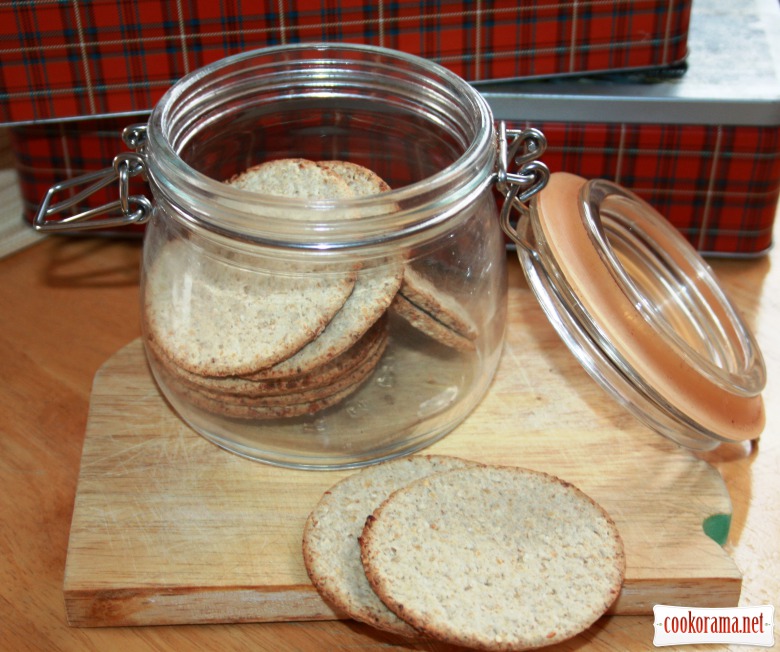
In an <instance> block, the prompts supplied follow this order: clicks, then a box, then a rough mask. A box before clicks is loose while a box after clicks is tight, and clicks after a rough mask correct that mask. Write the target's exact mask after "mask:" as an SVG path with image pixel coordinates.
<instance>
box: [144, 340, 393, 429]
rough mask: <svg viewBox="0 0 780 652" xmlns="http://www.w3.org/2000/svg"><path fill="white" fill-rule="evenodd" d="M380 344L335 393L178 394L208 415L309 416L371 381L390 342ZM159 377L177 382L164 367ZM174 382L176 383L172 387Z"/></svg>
mask: <svg viewBox="0 0 780 652" xmlns="http://www.w3.org/2000/svg"><path fill="white" fill-rule="evenodd" d="M381 342H382V344H380V346H379V348H378V349H377V351H375V352H374V353H373V354H372V359H370V360H367V361H365V362H364V363H363V364H361V365H360V366H359V368H358V369H356V370H354V372H353V373H351V374H350V375H349V377H348V378H345V379H344V381H345V382H342V383H339V387H338V389H336V390H331V391H324V392H300V393H294V394H289V395H287V396H286V397H278V396H277V397H269V398H267V399H266V397H258V398H256V399H254V400H253V399H242V398H241V397H234V396H231V395H229V394H222V395H220V394H215V393H213V392H208V391H206V390H202V389H198V388H195V387H190V386H185V385H182V384H181V383H179V384H178V385H175V387H176V394H178V396H179V397H180V398H183V399H184V400H186V401H187V402H188V403H189V404H191V405H194V406H195V407H198V408H200V409H201V410H204V411H205V412H210V413H212V414H215V415H217V416H222V417H228V418H233V419H246V420H266V419H286V418H292V417H301V416H310V415H313V414H316V413H317V412H321V411H322V410H325V409H326V408H329V407H333V406H334V405H337V404H338V403H340V402H341V401H343V400H344V399H346V398H347V397H349V396H351V395H352V394H354V393H355V392H356V391H357V390H358V389H360V387H361V386H362V385H363V383H365V382H366V381H367V380H368V378H370V377H371V374H372V373H373V371H374V370H375V369H376V366H377V364H378V362H379V360H380V359H381V357H382V354H383V353H384V346H385V345H386V343H387V338H384V339H383V340H382V341H381ZM157 373H160V374H162V375H163V377H164V378H165V379H167V380H168V381H169V384H171V385H172V386H173V383H175V382H176V381H175V378H172V376H171V374H170V372H169V371H168V370H167V369H166V368H165V367H162V366H158V367H157ZM171 381H173V382H172V383H171ZM278 399H281V400H278Z"/></svg>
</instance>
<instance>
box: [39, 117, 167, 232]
mask: <svg viewBox="0 0 780 652" xmlns="http://www.w3.org/2000/svg"><path fill="white" fill-rule="evenodd" d="M122 140H123V141H124V142H125V144H126V145H127V146H128V147H130V148H132V149H133V150H135V151H132V152H124V153H122V154H119V155H117V156H116V157H115V158H114V161H113V164H112V165H111V167H108V168H105V169H103V170H97V171H95V172H88V173H86V174H83V175H80V176H78V177H73V178H72V179H68V180H67V181H62V182H60V183H56V184H54V185H53V186H52V187H51V188H49V190H48V191H47V193H46V196H45V197H44V199H43V201H42V202H41V205H40V207H39V208H38V213H37V215H36V216H35V220H34V222H33V226H34V227H35V229H36V230H37V231H43V232H53V231H80V230H85V229H98V228H100V229H104V228H113V227H117V226H126V225H128V224H143V223H144V222H146V221H148V220H149V218H150V217H151V214H152V203H151V201H149V199H148V198H146V197H145V196H144V195H131V194H130V179H131V178H133V177H135V176H138V175H139V174H142V173H143V171H144V157H143V149H144V144H145V141H146V125H145V124H140V125H131V126H129V127H127V128H126V129H125V130H124V131H123V133H122ZM114 181H118V182H119V199H117V200H115V201H112V202H109V203H107V204H103V205H102V206H96V207H95V208H90V209H87V210H84V211H82V212H80V213H77V214H75V215H70V216H68V217H64V218H61V219H50V218H51V217H52V216H53V215H58V214H60V213H64V212H65V211H67V210H69V209H71V208H73V207H74V206H78V205H80V204H82V203H83V202H84V201H85V200H86V199H87V198H88V197H89V196H90V195H92V194H94V193H96V192H97V191H99V190H100V189H102V188H105V187H106V186H108V185H109V184H111V183H113V182H114ZM79 188H81V190H78V189H79ZM68 191H72V194H71V195H70V196H69V197H68V198H67V199H63V200H61V201H59V202H56V203H55V202H54V199H55V197H56V196H57V195H59V194H60V193H63V192H68Z"/></svg>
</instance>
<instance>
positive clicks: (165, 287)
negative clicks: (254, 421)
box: [144, 240, 355, 376]
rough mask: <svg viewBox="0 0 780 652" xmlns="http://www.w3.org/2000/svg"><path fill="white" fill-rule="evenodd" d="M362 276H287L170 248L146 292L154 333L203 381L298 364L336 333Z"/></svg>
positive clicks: (176, 245)
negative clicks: (322, 337) (291, 361)
mask: <svg viewBox="0 0 780 652" xmlns="http://www.w3.org/2000/svg"><path fill="white" fill-rule="evenodd" d="M354 285H355V274H354V273H346V272H345V273H340V274H339V273H335V272H331V273H328V274H325V275H321V274H316V273H313V272H312V273H300V274H295V275H293V274H283V273H280V272H277V273H268V272H262V271H258V270H249V269H246V268H244V267H240V266H238V265H235V264H232V263H231V261H229V260H226V259H216V258H213V257H211V256H207V255H202V256H198V257H197V260H196V261H193V252H192V249H191V247H190V246H189V245H187V243H185V242H183V241H181V240H174V241H171V242H168V243H166V244H165V245H163V247H162V248H161V250H160V251H159V253H158V255H157V258H156V259H155V260H154V262H153V264H152V265H151V266H150V269H149V271H148V274H147V277H146V284H145V298H144V300H145V304H146V305H145V311H144V312H145V316H146V322H147V326H148V328H149V333H150V336H151V337H152V338H154V340H155V341H156V342H157V344H158V345H159V346H160V348H161V349H162V350H163V351H164V352H165V354H166V356H167V357H169V358H170V359H171V360H173V361H174V363H175V364H176V365H177V366H179V367H181V368H182V369H186V370H187V371H190V372H192V373H195V374H200V375H203V376H230V375H237V376H239V375H244V374H249V373H252V372H254V371H256V370H258V369H261V368H264V367H270V366H271V365H274V364H276V363H277V362H280V361H281V360H284V359H285V358H288V357H290V356H291V355H293V354H294V353H296V352H297V351H298V350H300V349H301V348H302V347H303V346H305V345H306V344H308V343H309V342H310V341H311V340H313V339H314V338H315V337H317V335H319V334H320V332H322V330H323V329H324V328H325V327H326V326H327V325H328V323H329V322H330V320H331V319H332V318H333V316H334V315H335V314H336V313H337V312H338V311H339V310H340V309H341V307H342V306H343V305H344V303H345V302H346V300H347V298H348V297H349V295H350V293H351V292H352V289H353V287H354Z"/></svg>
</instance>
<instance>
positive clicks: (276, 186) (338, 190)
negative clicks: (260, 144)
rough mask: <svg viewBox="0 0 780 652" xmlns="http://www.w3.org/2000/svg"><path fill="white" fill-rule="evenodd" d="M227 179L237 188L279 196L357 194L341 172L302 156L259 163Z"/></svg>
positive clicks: (346, 195)
mask: <svg viewBox="0 0 780 652" xmlns="http://www.w3.org/2000/svg"><path fill="white" fill-rule="evenodd" d="M226 183H228V184H229V185H231V186H233V187H234V188H240V189H242V190H248V191H250V192H257V193H262V194H266V195H275V196H277V197H301V198H305V199H340V198H349V197H354V196H355V193H354V192H353V191H352V189H351V188H350V187H349V184H348V183H347V182H346V181H345V180H344V179H343V178H342V177H341V176H340V175H338V174H336V173H335V172H334V171H332V170H329V169H328V168H327V167H325V166H320V165H317V164H316V163H315V162H314V161H309V160H307V159H302V158H285V159H276V160H273V161H267V162H265V163H260V164H258V165H254V166H252V167H250V168H248V169H246V170H244V171H243V172H240V173H239V174H236V175H234V176H233V177H231V178H230V179H228V180H227V182H226Z"/></svg>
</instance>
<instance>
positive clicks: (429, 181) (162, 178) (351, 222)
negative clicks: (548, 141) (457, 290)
mask: <svg viewBox="0 0 780 652" xmlns="http://www.w3.org/2000/svg"><path fill="white" fill-rule="evenodd" d="M260 63H262V69H261V68H257V69H258V70H262V74H264V75H267V76H268V77H267V78H269V79H270V73H271V72H274V71H276V72H278V71H279V70H282V69H283V70H285V72H287V73H289V72H290V71H293V70H296V67H297V69H299V70H300V69H301V67H302V66H306V67H307V69H306V71H304V73H305V74H306V75H307V79H314V80H320V81H322V83H323V88H324V87H326V86H327V87H328V88H329V90H330V91H331V92H337V91H338V88H335V86H334V84H333V83H331V82H329V81H328V74H329V73H332V72H333V70H334V67H338V66H339V65H341V64H345V65H346V64H347V63H348V64H349V65H353V66H357V67H359V68H360V69H361V70H365V71H368V72H369V73H374V72H376V74H377V75H385V76H389V75H390V74H392V75H393V76H399V75H400V76H401V77H402V78H403V81H404V82H405V83H408V84H410V85H413V84H414V83H416V84H418V85H420V88H422V89H423V91H424V93H425V96H424V100H425V101H426V102H429V103H430V104H431V105H432V106H433V105H435V106H436V109H437V110H442V108H441V107H445V108H449V107H448V104H453V105H455V110H456V111H457V112H458V113H457V115H458V116H460V117H463V116H468V118H469V119H471V120H472V124H470V125H468V129H469V130H470V131H469V133H470V134H472V135H473V137H472V138H470V142H468V144H467V145H466V146H465V148H464V149H463V151H462V152H459V156H458V158H457V159H456V160H455V161H453V162H452V163H450V164H449V165H447V166H446V167H444V168H443V169H441V170H438V171H437V172H435V173H434V174H433V175H430V176H427V177H426V178H423V179H421V180H418V181H414V182H412V183H410V184H408V185H405V186H402V187H398V188H394V189H392V190H390V191H388V192H386V193H382V194H380V195H374V196H370V197H355V198H349V199H339V200H311V199H301V198H290V197H278V196H272V195H261V194H258V193H254V192H250V191H246V190H242V189H238V188H235V187H232V186H230V185H228V184H226V183H224V182H222V181H219V180H216V179H213V178H211V177H209V176H207V175H206V174H203V173H202V172H199V171H198V170H196V169H195V168H194V167H192V166H191V165H189V164H188V163H187V162H185V161H184V160H183V159H182V157H181V156H180V151H181V146H182V142H183V140H182V133H183V132H186V130H187V129H195V128H197V116H194V115H191V114H186V115H185V112H192V111H193V110H194V111H195V112H197V111H201V112H205V111H206V109H208V107H209V103H208V99H207V98H205V99H204V98H203V97H200V96H199V95H207V94H206V93H199V92H198V91H199V89H201V88H202V87H203V86H204V85H209V84H213V83H214V81H215V80H219V79H220V78H221V77H222V78H224V77H225V76H226V75H236V74H237V71H241V70H246V69H247V68H248V67H251V66H258V64H260ZM312 71H313V72H312ZM262 74H261V75H257V79H256V80H255V82H253V83H257V84H261V83H263V79H262V78H261V77H262ZM302 74H303V73H302ZM328 84H330V85H329V86H328ZM312 88H317V86H316V84H315V85H313V86H312ZM334 88H335V90H334ZM414 90H415V89H414V88H413V86H412V89H411V90H410V91H409V92H410V93H411V92H413V91H414ZM280 110H281V109H280ZM183 116H184V117H183ZM185 118H186V120H185ZM464 128H465V127H464ZM176 130H179V133H173V132H174V131H176ZM144 156H145V157H146V160H147V172H148V176H149V181H150V184H151V185H152V187H153V188H155V189H156V191H157V192H156V193H155V194H158V193H159V195H161V197H162V198H164V199H165V200H166V201H167V202H168V203H169V204H171V205H173V206H174V207H175V208H176V209H177V210H175V213H176V214H177V215H178V216H179V217H181V218H182V219H183V220H185V221H186V222H189V223H190V224H191V225H192V226H194V227H200V228H203V229H205V230H206V231H214V232H217V233H219V234H221V235H223V236H227V237H231V238H235V239H237V240H244V241H249V242H258V243H264V244H270V245H275V246H285V247H293V248H305V249H320V250H322V249H339V248H346V247H356V246H365V245H366V244H373V243H381V242H386V241H387V240H390V239H395V238H402V237H405V236H408V235H410V234H415V233H419V232H422V231H425V230H426V229H429V228H431V227H434V226H436V225H438V224H441V223H443V222H446V221H447V220H448V219H449V218H450V217H451V216H453V215H457V214H459V213H460V212H461V211H462V208H463V206H464V205H467V204H468V203H470V202H472V201H474V199H475V198H476V197H478V196H479V195H480V194H481V193H482V192H483V191H484V190H485V189H486V188H487V187H488V186H490V185H492V184H493V183H494V180H495V169H494V168H495V159H496V146H495V129H494V124H493V116H492V111H491V109H490V106H489V104H488V103H487V101H486V100H485V99H484V98H483V96H482V95H481V94H480V93H479V92H478V91H477V90H476V89H474V88H473V87H472V86H471V85H469V84H468V83H467V82H466V81H464V80H463V79H461V78H460V77H459V76H458V75H456V74H455V73H453V72H451V71H450V70H448V69H446V68H445V67H443V66H441V65H439V64H437V63H435V62H432V61H429V60H426V59H423V58H420V57H417V56H415V55H411V54H408V53H404V52H400V51H396V50H390V49H388V48H383V47H378V46H371V45H362V44H348V43H347V44H332V43H303V44H290V45H281V46H272V47H267V48H262V49H259V50H252V51H248V52H242V53H239V54H236V55H232V56H228V57H225V58H223V59H220V60H218V61H215V62H213V63H211V64H209V65H207V66H205V67H204V68H201V69H199V70H197V71H194V72H192V73H190V74H188V75H186V76H185V77H183V78H182V79H181V80H179V81H178V82H177V83H176V84H174V86H172V87H171V88H170V89H169V90H168V91H167V92H166V93H165V95H164V96H163V97H162V99H161V100H160V102H159V103H158V104H157V106H156V107H155V109H154V110H153V112H152V114H151V116H150V118H149V123H148V130H147V143H146V146H145V148H144ZM444 190H446V191H447V193H446V197H442V192H443V191H444ZM212 204H216V205H218V206H219V211H220V218H219V219H215V217H214V212H213V211H212V210H210V209H209V208H208V206H209V205H212ZM291 211H292V212H294V213H295V214H296V216H298V217H300V218H301V219H296V220H290V219H289V218H290V215H291ZM226 215H227V218H226ZM345 215H346V216H347V217H345ZM354 215H359V216H360V217H361V219H360V220H355V219H352V217H351V216H354ZM258 216H261V217H262V219H258Z"/></svg>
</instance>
